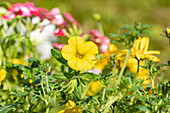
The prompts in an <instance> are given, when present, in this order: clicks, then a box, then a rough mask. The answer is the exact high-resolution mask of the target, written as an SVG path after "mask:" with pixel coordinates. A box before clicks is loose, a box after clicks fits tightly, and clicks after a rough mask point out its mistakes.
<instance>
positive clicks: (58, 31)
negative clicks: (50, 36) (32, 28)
mask: <svg viewBox="0 0 170 113" xmlns="http://www.w3.org/2000/svg"><path fill="white" fill-rule="evenodd" d="M65 32H66V30H65V29H60V28H57V29H56V30H55V31H54V35H55V36H61V37H65Z"/></svg>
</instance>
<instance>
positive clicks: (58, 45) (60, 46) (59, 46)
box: [53, 43, 66, 51]
mask: <svg viewBox="0 0 170 113" xmlns="http://www.w3.org/2000/svg"><path fill="white" fill-rule="evenodd" d="M65 45H66V44H58V43H53V46H54V47H57V48H58V49H59V50H60V51H61V50H62V48H63V47H64V46H65Z"/></svg>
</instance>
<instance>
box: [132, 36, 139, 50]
mask: <svg viewBox="0 0 170 113" xmlns="http://www.w3.org/2000/svg"><path fill="white" fill-rule="evenodd" d="M140 40H141V37H139V38H138V39H137V40H136V41H135V43H134V46H133V49H139V44H140Z"/></svg>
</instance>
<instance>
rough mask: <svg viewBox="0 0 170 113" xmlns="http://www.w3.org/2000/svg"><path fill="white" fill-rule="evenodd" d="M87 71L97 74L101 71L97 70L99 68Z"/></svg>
mask: <svg viewBox="0 0 170 113" xmlns="http://www.w3.org/2000/svg"><path fill="white" fill-rule="evenodd" d="M88 72H91V73H94V74H99V73H101V72H102V71H101V70H99V69H96V68H93V69H91V70H89V71H88Z"/></svg>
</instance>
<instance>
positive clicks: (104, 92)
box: [102, 88, 106, 102]
mask: <svg viewBox="0 0 170 113" xmlns="http://www.w3.org/2000/svg"><path fill="white" fill-rule="evenodd" d="M105 94H106V89H105V88H104V89H103V95H102V101H103V102H104V98H105Z"/></svg>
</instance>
